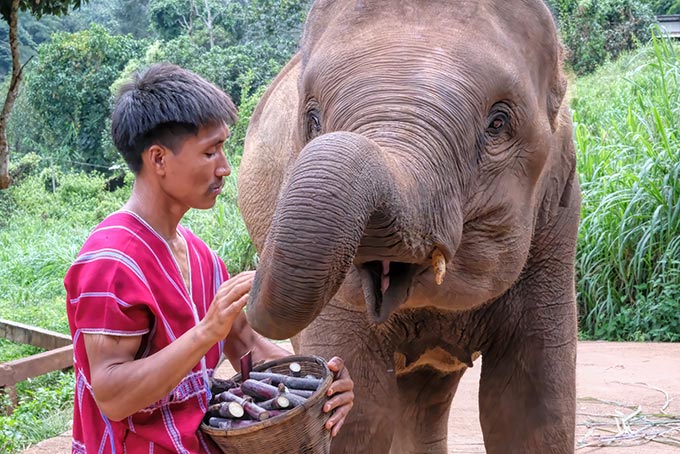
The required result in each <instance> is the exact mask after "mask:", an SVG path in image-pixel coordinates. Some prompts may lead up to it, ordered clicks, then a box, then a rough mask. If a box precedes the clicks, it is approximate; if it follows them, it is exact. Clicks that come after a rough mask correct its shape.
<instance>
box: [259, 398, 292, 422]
mask: <svg viewBox="0 0 680 454" xmlns="http://www.w3.org/2000/svg"><path fill="white" fill-rule="evenodd" d="M258 405H259V406H260V407H262V408H264V409H265V410H285V409H286V408H288V407H290V401H289V400H288V398H287V397H286V396H276V397H274V398H273V399H269V400H265V401H264V402H259V403H258ZM269 413H270V414H269V416H270V417H271V411H270V412H269Z"/></svg>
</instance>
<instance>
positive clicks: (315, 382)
mask: <svg viewBox="0 0 680 454" xmlns="http://www.w3.org/2000/svg"><path fill="white" fill-rule="evenodd" d="M250 378H253V379H255V380H264V379H266V378H271V380H272V384H273V385H278V384H279V383H283V384H284V385H286V386H287V387H288V388H296V389H307V390H310V391H316V390H317V389H318V388H319V386H320V385H321V382H322V380H321V379H320V378H314V377H311V378H310V377H290V376H288V375H283V374H275V373H267V372H251V373H250Z"/></svg>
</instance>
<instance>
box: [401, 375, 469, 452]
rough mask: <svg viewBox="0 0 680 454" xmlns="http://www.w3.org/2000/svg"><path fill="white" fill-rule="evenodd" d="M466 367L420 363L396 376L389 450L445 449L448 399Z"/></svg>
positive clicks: (451, 396)
mask: <svg viewBox="0 0 680 454" xmlns="http://www.w3.org/2000/svg"><path fill="white" fill-rule="evenodd" d="M466 368H467V367H465V366H463V367H462V368H459V369H458V370H456V371H454V372H441V371H437V370H435V369H433V368H431V367H420V368H418V369H415V370H412V371H410V372H409V373H407V374H400V375H399V376H398V379H397V385H398V387H399V404H400V414H399V416H400V419H399V422H398V425H397V427H396V430H395V433H394V438H393V439H392V447H391V450H390V454H407V453H408V454H415V453H430V454H446V453H447V427H448V420H449V410H450V407H451V401H452V399H453V396H454V394H455V393H456V389H457V388H458V383H459V382H460V378H461V377H462V376H463V373H464V372H465V370H466Z"/></svg>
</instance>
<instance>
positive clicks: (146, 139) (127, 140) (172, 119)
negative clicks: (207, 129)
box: [111, 63, 237, 174]
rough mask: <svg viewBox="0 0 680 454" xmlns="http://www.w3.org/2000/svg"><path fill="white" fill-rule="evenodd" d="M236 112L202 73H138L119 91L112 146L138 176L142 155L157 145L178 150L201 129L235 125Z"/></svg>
mask: <svg viewBox="0 0 680 454" xmlns="http://www.w3.org/2000/svg"><path fill="white" fill-rule="evenodd" d="M236 119H237V114H236V107H235V106H234V103H233V102H232V101H231V98H230V97H229V95H227V94H226V93H225V92H223V91H222V90H221V89H219V88H218V87H217V86H215V85H213V84H212V83H210V82H208V81H207V80H205V79H203V78H202V77H201V76H199V75H198V74H195V73H193V72H191V71H188V70H186V69H183V68H181V67H179V66H177V65H173V64H170V63H157V64H154V65H152V66H150V67H148V68H147V69H146V70H143V71H139V72H137V73H135V74H134V75H133V77H132V79H131V80H130V81H129V82H127V83H125V84H124V85H122V86H121V87H120V89H119V90H118V95H117V96H116V101H115V104H114V107H113V113H112V114H111V134H112V136H113V143H114V144H115V146H116V148H117V149H118V151H119V152H120V154H121V155H123V158H124V159H125V162H127V164H128V166H129V167H130V170H132V172H133V173H135V174H137V173H139V171H140V169H141V168H142V153H143V152H144V150H146V149H147V148H148V147H149V146H151V145H153V144H160V145H163V146H165V147H168V148H170V149H171V150H173V151H175V149H176V148H175V147H176V146H178V145H179V141H180V140H183V139H184V138H185V137H186V136H188V135H196V134H197V133H198V130H199V128H201V127H202V126H208V125H213V124H218V123H222V122H223V123H226V124H227V125H233V124H234V123H235V122H236Z"/></svg>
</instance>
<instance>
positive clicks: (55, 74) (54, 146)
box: [22, 25, 144, 167]
mask: <svg viewBox="0 0 680 454" xmlns="http://www.w3.org/2000/svg"><path fill="white" fill-rule="evenodd" d="M143 45H144V43H140V42H137V41H136V40H134V39H133V38H131V37H125V36H112V35H110V34H109V33H107V32H106V30H104V29H103V28H102V27H100V26H97V25H93V26H92V27H91V28H90V29H88V30H85V31H83V32H79V33H73V34H67V33H59V34H56V35H53V37H52V40H51V41H50V42H49V43H45V44H43V45H41V46H40V48H39V59H40V61H39V64H38V65H36V66H35V68H34V70H33V72H32V74H31V75H30V76H29V77H27V80H26V88H25V92H24V93H23V95H22V96H25V97H26V98H27V99H28V102H29V103H30V110H31V116H32V121H31V122H30V123H29V125H28V126H26V125H22V127H28V128H29V129H30V128H31V125H33V126H34V127H33V128H32V132H33V135H32V136H30V137H27V138H26V139H27V142H31V145H32V147H31V148H39V149H40V151H41V152H43V153H44V154H45V155H48V156H51V157H52V158H53V159H55V160H57V161H58V162H65V161H75V162H84V163H87V164H91V165H95V166H104V167H106V166H108V165H110V164H111V163H112V162H115V161H116V156H111V155H106V154H104V152H103V151H104V150H103V149H102V146H101V137H102V129H103V128H104V126H105V122H106V119H107V118H108V116H109V109H110V91H109V87H110V86H111V84H112V82H113V81H114V80H116V78H117V77H118V75H119V74H120V71H121V70H122V69H123V68H124V67H125V65H126V63H127V62H128V60H130V59H131V58H135V57H138V56H139V55H141V53H142V50H143ZM26 120H29V119H28V118H27V119H26ZM37 125H39V127H38V126H37ZM36 144H37V145H36ZM36 151H37V150H36Z"/></svg>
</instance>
